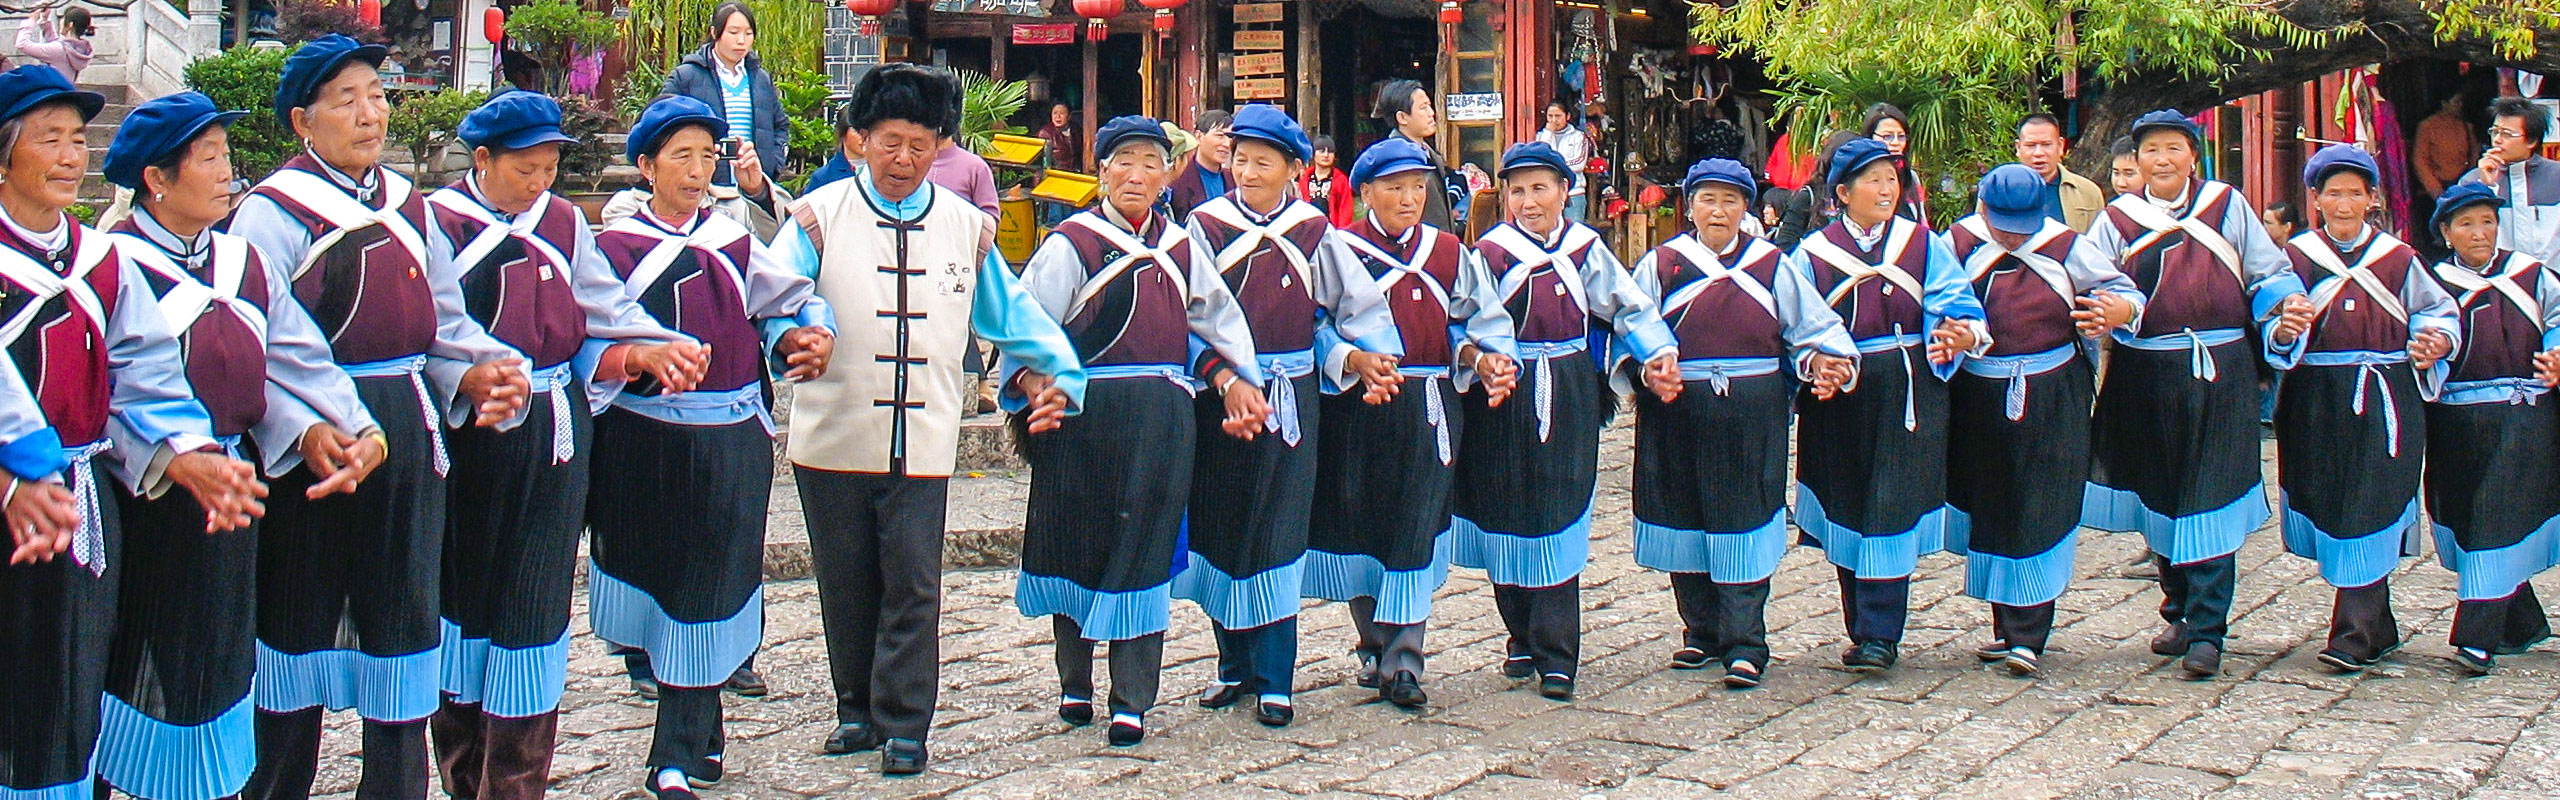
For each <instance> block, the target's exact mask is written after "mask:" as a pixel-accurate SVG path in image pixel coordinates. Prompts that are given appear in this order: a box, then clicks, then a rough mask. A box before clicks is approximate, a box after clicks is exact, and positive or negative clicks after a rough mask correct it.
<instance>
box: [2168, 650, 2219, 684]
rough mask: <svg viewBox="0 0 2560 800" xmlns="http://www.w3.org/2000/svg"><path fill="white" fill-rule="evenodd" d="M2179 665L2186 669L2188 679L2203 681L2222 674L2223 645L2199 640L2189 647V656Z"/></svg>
mask: <svg viewBox="0 0 2560 800" xmlns="http://www.w3.org/2000/svg"><path fill="white" fill-rule="evenodd" d="M2178 667H2179V668H2180V669H2182V670H2185V671H2186V673H2187V679H2188V680H2198V681H2201V680H2207V679H2210V678H2212V677H2213V676H2215V675H2220V674H2222V646H2221V645H2217V644H2214V643H2212V642H2197V643H2195V644H2194V645H2191V646H2189V647H2188V648H2187V657H2186V659H2185V660H2183V661H2181V662H2179V664H2178Z"/></svg>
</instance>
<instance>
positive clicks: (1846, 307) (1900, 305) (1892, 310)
mask: <svg viewBox="0 0 2560 800" xmlns="http://www.w3.org/2000/svg"><path fill="white" fill-rule="evenodd" d="M1891 224H1893V225H1912V226H1915V227H1916V228H1917V229H1916V230H1913V231H1912V232H1911V243H1910V244H1908V245H1905V246H1904V247H1903V248H1902V255H1901V256H1900V257H1899V258H1898V259H1896V260H1895V262H1894V263H1895V264H1898V265H1900V266H1901V267H1902V270H1903V271H1904V272H1908V273H1911V278H1912V280H1915V281H1919V282H1920V283H1921V285H1923V286H1926V285H1927V284H1928V280H1929V226H1927V225H1923V224H1920V223H1915V222H1911V221H1909V220H1904V219H1901V218H1898V217H1897V218H1895V221H1894V222H1892V223H1891ZM1814 235H1816V236H1820V237H1823V238H1824V239H1828V240H1830V241H1831V243H1832V244H1835V245H1839V247H1840V249H1841V250H1842V251H1844V252H1847V253H1848V254H1850V255H1852V256H1856V257H1858V259H1859V260H1861V261H1865V262H1867V263H1869V264H1875V263H1879V262H1882V261H1883V260H1884V257H1885V253H1884V249H1885V246H1886V245H1888V244H1890V243H1891V242H1892V241H1893V236H1892V235H1891V234H1890V233H1888V234H1887V235H1886V236H1884V237H1883V238H1880V239H1877V240H1876V244H1875V246H1874V247H1859V246H1858V240H1857V237H1855V236H1851V235H1850V234H1849V225H1848V223H1847V222H1842V221H1834V222H1832V223H1831V224H1830V225H1827V226H1824V227H1823V229H1822V230H1821V231H1820V232H1818V233H1816V234H1814ZM1809 260H1810V261H1811V262H1812V264H1813V288H1814V291H1818V292H1821V293H1822V296H1824V297H1830V296H1831V292H1832V290H1834V289H1837V288H1839V286H1840V284H1841V282H1843V281H1846V280H1848V279H1849V274H1848V273H1845V272H1841V271H1840V270H1839V269H1838V268H1836V267H1833V266H1831V265H1830V264H1826V263H1823V261H1822V259H1819V258H1815V259H1809ZM1920 303H1921V298H1918V297H1913V296H1911V292H1909V291H1905V290H1904V289H1903V288H1902V287H1900V286H1897V285H1894V283H1893V282H1892V281H1889V280H1885V279H1884V278H1883V277H1876V278H1872V279H1869V280H1866V281H1863V282H1861V283H1859V284H1858V285H1857V286H1856V288H1852V289H1850V290H1849V293H1848V294H1847V295H1846V296H1844V297H1841V298H1840V299H1839V300H1838V301H1836V302H1833V303H1832V304H1831V308H1832V310H1834V311H1838V312H1840V320H1841V321H1842V322H1844V323H1846V324H1847V325H1848V327H1849V337H1850V338H1852V339H1857V340H1859V341H1865V340H1868V339H1873V338H1876V337H1879V336H1892V335H1893V329H1894V326H1896V325H1900V326H1901V327H1902V333H1903V334H1904V335H1916V334H1921V333H1927V332H1928V331H1927V330H1926V328H1925V327H1924V326H1923V323H1922V320H1923V318H1924V316H1925V315H1924V314H1922V313H1921V308H1922V307H1921V304H1920Z"/></svg>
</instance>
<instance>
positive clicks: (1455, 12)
mask: <svg viewBox="0 0 2560 800" xmlns="http://www.w3.org/2000/svg"><path fill="white" fill-rule="evenodd" d="M1466 18H1467V13H1466V12H1465V11H1462V10H1459V8H1458V0H1440V24H1442V25H1456V24H1458V23H1459V22H1463V21H1465V20H1466Z"/></svg>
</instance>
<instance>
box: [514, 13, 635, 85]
mask: <svg viewBox="0 0 2560 800" xmlns="http://www.w3.org/2000/svg"><path fill="white" fill-rule="evenodd" d="M620 29H621V26H619V25H615V24H614V22H613V20H611V19H607V18H606V17H605V15H603V14H600V13H597V12H594V11H588V10H586V9H585V8H582V7H580V6H579V5H578V4H577V3H574V2H570V0H533V2H530V3H526V4H524V5H520V6H516V7H515V10H513V11H510V12H508V13H507V39H508V40H510V41H514V42H521V43H523V44H524V45H525V47H526V49H527V50H530V51H531V52H532V53H533V55H534V57H535V58H538V59H540V60H541V61H542V63H543V64H544V65H545V66H547V67H549V69H546V70H543V74H544V75H545V76H547V77H546V78H545V83H546V84H547V86H546V89H547V91H549V93H550V94H551V95H553V96H555V97H556V96H559V95H561V94H563V92H562V91H561V87H562V86H564V85H566V84H567V81H568V77H569V62H570V60H571V59H572V58H574V57H575V54H576V52H577V51H578V50H581V49H586V50H592V49H595V48H598V47H602V46H604V45H606V44H608V43H611V42H612V41H613V40H614V37H615V36H616V35H617V34H619V33H620V32H621V30H620Z"/></svg>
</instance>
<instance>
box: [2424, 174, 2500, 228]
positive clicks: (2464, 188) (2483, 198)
mask: <svg viewBox="0 0 2560 800" xmlns="http://www.w3.org/2000/svg"><path fill="white" fill-rule="evenodd" d="M2472 206H2488V207H2490V208H2506V207H2507V199H2506V198H2504V197H2499V196H2498V193H2497V191H2496V190H2493V189H2490V188H2489V185H2488V184H2485V183H2481V182H2479V181H2463V182H2461V183H2457V184H2454V185H2453V186H2452V187H2451V188H2448V189H2445V190H2444V194H2440V195H2436V213H2435V214H2434V215H2433V216H2430V217H2428V218H2427V224H2428V225H2432V226H2435V227H2438V228H2442V227H2444V224H2445V223H2446V222H2447V221H2450V220H2452V219H2453V215H2454V214H2455V213H2456V212H2459V211H2461V210H2463V209H2466V208H2470V207H2472Z"/></svg>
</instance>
